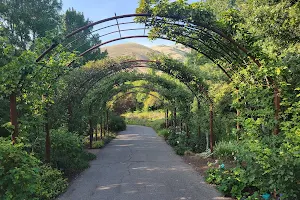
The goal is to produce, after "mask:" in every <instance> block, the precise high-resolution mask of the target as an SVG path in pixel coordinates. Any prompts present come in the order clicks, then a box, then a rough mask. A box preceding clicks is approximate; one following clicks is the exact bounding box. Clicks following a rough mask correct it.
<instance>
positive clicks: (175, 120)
mask: <svg viewBox="0 0 300 200" xmlns="http://www.w3.org/2000/svg"><path fill="white" fill-rule="evenodd" d="M174 130H175V131H176V107H175V108H174Z"/></svg>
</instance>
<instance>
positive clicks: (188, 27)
mask: <svg viewBox="0 0 300 200" xmlns="http://www.w3.org/2000/svg"><path fill="white" fill-rule="evenodd" d="M120 19H126V20H127V19H128V21H127V22H123V23H119V22H118V20H120ZM111 21H116V23H115V24H110V25H107V26H103V27H101V28H96V26H97V25H98V26H99V25H102V24H105V22H111ZM126 24H139V25H140V24H144V27H143V28H136V29H126V28H124V29H122V28H121V27H122V26H125V25H126ZM162 24H163V25H164V26H165V27H167V28H168V29H171V30H172V31H171V33H166V32H164V29H160V30H158V31H157V27H161V26H162ZM91 27H92V28H94V29H95V30H93V31H87V32H86V30H89V29H90V28H91ZM111 27H117V28H118V30H117V31H112V32H108V33H105V34H103V35H98V36H97V37H99V38H100V39H101V38H102V37H104V36H107V35H113V34H115V33H119V36H120V37H118V38H115V39H112V40H109V41H102V42H101V43H99V44H96V45H95V46H93V47H91V48H89V49H86V50H84V51H83V52H78V55H79V57H86V59H87V60H88V59H89V55H91V53H92V52H93V51H95V50H96V49H97V48H100V47H101V46H103V45H106V44H109V43H112V42H115V41H119V40H125V39H132V38H152V37H154V38H160V39H165V40H170V41H174V42H177V43H181V44H183V45H185V46H187V47H189V48H191V49H193V50H196V51H198V52H199V53H201V54H203V55H204V56H206V57H207V58H208V59H209V60H210V61H212V63H214V64H215V65H216V66H217V67H219V68H220V69H221V70H222V71H223V72H224V74H225V75H226V76H227V77H228V81H230V80H231V76H232V75H234V73H235V71H236V70H237V69H238V68H237V66H238V65H240V67H243V66H244V65H245V63H246V62H249V60H248V58H250V61H251V60H252V61H253V62H254V63H255V64H256V65H257V66H258V67H260V63H259V61H258V60H256V59H255V58H254V57H253V56H251V55H250V54H249V53H248V51H247V50H246V49H245V48H244V47H242V46H241V45H239V44H238V43H237V42H235V41H234V40H233V39H232V38H230V37H229V36H227V35H226V34H225V33H223V32H221V31H220V30H218V29H216V28H215V27H208V26H207V25H205V24H201V23H195V24H193V23H190V22H187V21H185V20H183V19H177V18H174V17H171V16H167V17H166V16H163V17H160V16H153V15H151V14H145V13H141V14H129V15H121V16H114V17H111V18H107V19H103V20H99V21H97V22H93V23H91V24H88V25H86V26H84V27H80V28H78V29H77V30H75V31H73V32H72V33H70V34H68V35H67V36H66V37H65V39H63V40H62V41H60V42H55V43H53V44H52V45H51V46H50V47H49V48H48V49H47V50H46V51H45V52H44V53H42V54H41V55H40V56H39V57H38V58H37V60H36V62H41V61H42V60H43V59H47V57H49V56H50V55H51V54H52V53H53V50H54V49H55V48H57V47H58V46H61V47H62V50H69V51H72V52H76V51H78V49H79V48H80V47H81V46H83V45H84V44H80V39H81V38H82V37H84V36H86V35H93V33H94V32H99V31H103V32H104V31H105V30H106V29H109V28H111ZM154 28H156V29H155V30H156V31H157V33H156V35H155V36H152V35H151V36H150V35H149V33H151V30H153V29H154ZM139 30H142V31H143V35H129V36H122V35H123V33H124V32H132V31H134V32H136V31H139ZM178 36H180V37H178ZM192 36H197V37H192ZM182 38H184V39H182ZM78 43H79V44H78ZM71 44H76V45H75V46H76V47H75V48H74V49H69V46H71ZM62 50H60V51H58V52H55V53H56V54H59V53H60V52H61V51H62ZM75 62H76V61H75V60H73V61H72V62H70V63H69V64H68V67H70V68H74V67H76V65H77V64H76V63H75ZM133 63H134V64H135V65H132V64H133ZM145 63H146V64H148V67H152V68H154V69H158V70H162V71H163V72H165V73H168V74H169V75H172V76H174V77H175V78H178V79H179V80H180V81H182V82H183V83H185V84H187V87H189V88H190V90H191V91H192V93H193V94H194V95H195V96H196V97H197V101H200V100H199V95H198V93H199V92H200V93H201V95H202V96H204V98H205V99H206V101H208V102H209V103H208V104H209V105H208V106H209V113H210V114H209V116H210V117H209V124H210V149H211V151H213V144H214V141H213V107H214V106H213V102H212V100H211V98H210V97H209V95H208V88H206V87H205V86H204V85H203V84H202V83H201V81H200V80H193V79H192V78H193V77H192V76H193V75H192V73H191V72H190V71H186V70H185V69H183V68H184V67H183V66H180V64H178V63H176V64H177V66H175V65H174V66H175V68H176V67H177V68H176V70H178V71H177V73H178V72H179V73H182V74H180V75H179V74H174V73H173V72H172V69H173V68H172V67H173V66H171V65H172V64H171V65H166V63H163V64H162V63H160V61H159V60H153V61H151V60H126V61H124V62H123V63H119V64H118V65H117V66H111V67H112V69H109V67H108V68H107V71H106V72H104V73H107V75H110V74H114V73H116V72H117V70H124V69H128V68H137V67H145V65H144V64H145ZM225 66H226V67H225ZM117 68H118V69H117ZM92 78H94V77H92ZM92 78H91V79H92ZM101 78H102V77H101ZM101 78H100V80H101ZM269 79H270V78H266V80H269ZM270 81H271V79H270ZM90 82H91V81H90V79H87V80H85V81H84V82H83V83H82V85H81V86H80V87H79V88H82V87H83V85H85V83H90ZM95 83H97V81H96V82H95ZM270 84H272V82H271V83H270ZM272 85H273V84H272ZM274 85H275V84H274ZM83 88H84V87H83ZM87 90H89V89H87ZM237 90H238V88H237ZM278 93H279V91H278V89H277V87H275V86H274V105H275V110H276V112H275V119H277V120H278V116H279V109H280V107H279V104H280V97H279V95H278ZM74 94H76V93H74ZM74 94H72V95H74ZM46 96H47V95H45V97H46ZM71 99H72V97H71V98H70V102H71V101H72V100H71ZM10 103H11V104H10V111H11V112H10V113H11V123H12V125H14V127H15V129H14V134H13V141H14V140H15V138H16V136H17V135H18V120H17V114H16V113H17V111H16V106H17V105H16V94H14V93H13V94H11V96H10ZM199 104H200V102H199ZM70 106H71V103H70V104H69V107H70ZM69 110H70V108H69ZM237 114H239V111H237ZM47 127H48V124H47V123H46V125H45V130H46V132H47V137H46V138H47V139H49V140H50V138H49V130H48V129H49V128H47ZM237 127H239V125H238V122H237ZM274 132H275V133H276V134H278V132H279V127H278V126H276V127H275V129H274ZM47 144H49V142H47ZM47 149H50V147H48V148H47ZM46 152H50V151H49V150H47V151H46ZM47 157H49V155H48V156H47Z"/></svg>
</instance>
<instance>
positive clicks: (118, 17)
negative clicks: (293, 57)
mask: <svg viewBox="0 0 300 200" xmlns="http://www.w3.org/2000/svg"><path fill="white" fill-rule="evenodd" d="M132 17H147V18H151V17H154V18H155V19H158V18H160V19H172V20H177V21H179V22H181V23H183V24H184V25H186V24H188V25H189V26H190V27H193V28H197V27H201V28H205V29H207V30H209V31H212V32H213V33H215V34H217V35H219V36H220V37H221V38H224V39H226V40H227V41H228V42H229V43H231V44H232V45H233V46H235V47H237V48H238V49H239V50H240V51H242V52H243V53H245V54H246V55H247V56H249V57H250V58H251V59H252V60H253V61H254V63H256V64H257V65H258V66H261V64H260V63H259V61H258V60H257V59H256V58H255V57H254V56H252V55H251V54H250V53H249V51H248V50H247V49H246V48H245V47H243V46H242V45H241V44H239V43H238V42H236V41H235V40H234V39H233V38H231V37H230V36H228V35H226V34H225V33H224V32H222V31H221V30H219V29H218V28H216V27H213V26H209V25H207V24H204V23H201V22H189V21H187V20H186V19H181V18H178V17H174V16H152V14H150V13H137V14H127V15H120V16H114V17H110V18H106V19H102V20H99V21H96V22H93V23H90V24H88V25H86V26H83V27H81V28H78V29H77V30H75V31H73V32H71V33H70V34H68V35H67V36H66V37H65V38H66V39H68V38H70V37H72V36H73V35H75V34H77V33H79V32H81V31H83V30H85V29H88V28H90V27H93V26H95V25H98V24H102V23H104V22H108V21H112V20H118V19H123V18H132ZM57 45H58V44H57V43H54V44H53V45H52V46H51V47H50V48H48V49H47V50H46V51H45V52H44V53H43V54H42V55H41V56H40V57H39V58H38V59H37V61H39V60H40V59H42V58H43V57H44V56H45V55H46V54H47V53H49V52H50V51H51V50H52V49H53V48H55V47H56V46H57Z"/></svg>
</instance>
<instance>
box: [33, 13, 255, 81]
mask: <svg viewBox="0 0 300 200" xmlns="http://www.w3.org/2000/svg"><path fill="white" fill-rule="evenodd" d="M133 17H147V18H148V19H150V20H152V21H155V22H160V23H161V22H162V23H168V22H166V21H164V19H165V18H170V19H174V20H177V21H178V23H172V24H170V25H172V26H179V27H183V28H185V29H188V30H196V33H198V34H197V35H199V34H200V33H205V34H206V36H208V38H207V39H206V40H205V41H206V42H207V41H209V40H212V41H213V42H214V43H215V44H216V45H217V46H218V47H220V50H223V53H225V54H226V53H227V54H228V53H229V52H230V53H233V55H231V56H232V57H235V58H234V59H237V56H239V55H241V54H240V52H239V51H242V52H244V53H245V54H246V55H248V54H249V53H248V51H247V50H246V49H245V48H244V47H242V46H241V45H239V44H237V43H236V42H235V41H234V40H233V39H231V38H230V37H229V36H227V35H225V34H224V33H223V32H221V31H220V30H218V29H216V28H214V27H209V26H208V25H205V24H202V23H200V24H192V23H187V22H184V20H180V19H176V18H174V17H168V16H167V17H159V16H155V17H153V16H152V15H151V14H146V13H142V14H127V15H120V16H114V17H110V18H106V19H103V20H99V21H97V22H93V23H90V24H88V25H86V26H84V27H81V28H79V29H77V30H75V31H73V32H72V33H70V34H68V35H67V36H66V37H65V39H63V40H62V41H61V42H60V44H63V43H64V42H66V40H67V39H70V38H72V36H74V35H76V34H77V33H80V32H81V31H84V30H86V29H88V28H90V27H94V26H96V25H99V24H103V23H105V22H109V21H113V20H118V19H124V18H133ZM129 23H134V22H125V23H119V22H118V21H117V23H116V24H113V25H109V26H106V27H102V28H100V29H96V30H95V31H99V30H101V31H102V30H105V29H106V28H108V27H114V26H117V27H118V30H117V31H113V32H110V33H108V34H113V33H117V32H119V33H120V38H122V39H129V38H138V37H141V36H143V37H149V36H148V35H146V34H145V30H146V29H149V28H151V25H149V24H148V25H147V23H145V28H143V29H144V35H139V36H138V35H132V36H128V37H121V32H126V31H131V30H133V29H121V28H120V26H121V25H124V24H129ZM134 30H137V29H134ZM199 31H200V32H199ZM92 33H93V32H89V33H87V34H86V35H88V34H92ZM212 34H215V35H212ZM185 37H189V36H185ZM120 38H119V39H118V40H120ZM160 38H161V39H169V40H171V41H175V42H178V43H182V42H183V41H178V40H174V39H173V40H172V38H164V37H160ZM220 38H225V39H226V40H227V41H229V43H228V44H225V43H224V41H221V40H220ZM78 39H79V38H76V39H75V40H73V41H71V43H73V42H75V41H77V40H78ZM191 39H192V40H193V41H194V42H193V43H192V44H183V45H186V46H189V47H191V48H193V49H195V50H196V51H198V52H199V53H203V55H205V56H206V57H208V59H210V60H211V61H213V62H214V63H215V64H216V63H218V62H217V61H216V59H215V58H213V56H212V55H208V53H205V52H204V51H201V50H200V49H199V48H197V47H195V44H198V42H199V41H200V42H201V41H202V40H201V37H199V38H191ZM114 41H117V40H110V41H107V42H102V43H101V45H95V46H94V47H92V48H90V49H87V50H86V51H85V52H79V53H80V55H81V56H83V55H85V54H86V53H88V52H90V51H92V50H94V49H97V48H98V47H100V46H103V45H104V44H107V43H108V42H109V43H110V42H114ZM203 41H204V40H203ZM203 41H202V42H203ZM205 41H204V42H205ZM223 43H224V44H223ZM58 44H59V43H54V44H52V45H51V46H50V47H49V48H48V49H47V50H46V51H45V52H44V53H42V54H41V55H40V56H39V57H38V58H37V62H38V61H40V60H41V59H42V58H43V57H44V56H45V55H47V54H48V53H50V52H51V50H53V49H54V48H55V47H56V46H57V45H58ZM68 44H69V43H68ZM68 44H65V46H67V45H68ZM206 46H207V45H206ZM207 47H208V48H210V49H212V47H209V46H207ZM224 48H227V49H224ZM233 48H235V49H233ZM214 51H215V52H218V50H216V49H214ZM228 55H229V54H228ZM229 56H230V55H229ZM250 57H251V56H250ZM220 58H225V56H224V55H221V56H220ZM253 60H254V61H256V59H255V58H254V59H253ZM227 61H228V62H230V61H229V60H227ZM217 65H218V67H219V68H221V69H222V71H223V72H225V74H226V75H227V76H228V77H229V75H228V72H226V70H225V69H224V68H223V67H221V66H220V64H219V63H218V64H217Z"/></svg>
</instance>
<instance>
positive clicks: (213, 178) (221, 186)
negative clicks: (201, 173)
mask: <svg viewBox="0 0 300 200" xmlns="http://www.w3.org/2000/svg"><path fill="white" fill-rule="evenodd" d="M206 173H207V175H206V181H207V182H208V183H213V184H216V185H217V189H218V190H219V191H221V192H222V193H223V194H224V195H226V196H232V197H235V198H237V199H241V198H242V197H243V196H248V195H249V193H247V192H246V186H247V184H248V183H247V179H246V177H245V174H246V172H245V170H244V169H242V168H240V167H235V168H232V169H220V168H219V167H218V168H215V167H212V168H210V169H209V170H207V172H206ZM251 195H252V194H251Z"/></svg>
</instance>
